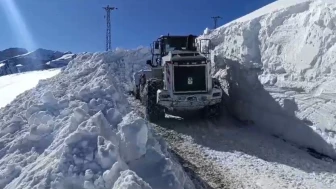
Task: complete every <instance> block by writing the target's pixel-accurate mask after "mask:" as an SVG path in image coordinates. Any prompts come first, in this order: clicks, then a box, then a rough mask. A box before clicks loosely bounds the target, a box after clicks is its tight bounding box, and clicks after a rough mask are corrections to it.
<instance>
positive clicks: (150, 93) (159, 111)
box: [146, 80, 165, 121]
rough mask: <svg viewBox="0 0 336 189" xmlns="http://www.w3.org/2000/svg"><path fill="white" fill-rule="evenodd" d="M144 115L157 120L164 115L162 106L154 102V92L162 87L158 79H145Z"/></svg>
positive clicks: (150, 119)
mask: <svg viewBox="0 0 336 189" xmlns="http://www.w3.org/2000/svg"><path fill="white" fill-rule="evenodd" d="M146 87H147V90H146V91H147V99H146V117H147V119H148V120H149V121H158V120H160V119H163V118H164V117H165V112H164V108H163V107H162V106H160V105H158V104H157V103H156V92H157V90H158V89H162V88H163V82H162V81H160V80H148V81H147V85H146Z"/></svg>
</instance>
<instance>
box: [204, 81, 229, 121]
mask: <svg viewBox="0 0 336 189" xmlns="http://www.w3.org/2000/svg"><path fill="white" fill-rule="evenodd" d="M212 86H213V87H216V88H220V89H221V91H222V94H223V96H224V90H223V89H222V87H221V84H220V82H219V80H218V79H217V78H212ZM223 96H222V101H221V103H218V104H214V105H210V106H206V107H205V108H204V109H203V112H202V113H203V116H204V118H206V119H213V118H218V117H220V116H221V114H222V107H223V106H224V104H223V103H224V99H223Z"/></svg>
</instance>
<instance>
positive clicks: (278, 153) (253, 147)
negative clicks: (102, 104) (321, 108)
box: [132, 102, 336, 189]
mask: <svg viewBox="0 0 336 189" xmlns="http://www.w3.org/2000/svg"><path fill="white" fill-rule="evenodd" d="M132 104H133V105H134V106H135V109H138V110H139V109H142V110H140V111H143V108H142V107H141V106H140V107H139V103H138V102H132ZM154 129H155V130H156V132H157V134H159V135H161V136H162V137H163V138H164V139H165V140H166V141H167V143H168V145H169V146H170V148H171V150H172V151H173V152H174V153H175V154H176V155H177V157H178V158H179V160H180V162H181V164H182V165H183V166H184V168H185V169H186V171H187V172H189V173H190V172H192V173H193V174H194V175H193V176H192V177H196V178H197V179H196V180H198V181H200V182H202V183H201V185H200V186H199V188H265V189H267V188H273V189H276V188H312V189H313V188H314V189H316V188H319V189H326V188H336V164H335V163H333V162H327V161H323V160H320V159H316V158H314V157H313V156H311V155H310V154H308V153H307V152H305V151H304V150H300V149H298V148H297V147H295V146H292V145H290V144H288V143H286V142H284V141H282V140H281V139H278V138H275V137H273V136H271V135H269V134H266V133H262V132H261V131H259V130H258V129H256V128H255V127H253V126H243V125H242V124H240V123H238V122H236V121H234V120H233V119H232V118H230V117H223V118H221V120H217V121H213V122H209V121H205V120H201V119H195V118H194V119H188V120H181V119H177V118H176V117H173V116H169V115H168V116H167V117H166V119H165V120H163V121H161V122H160V123H158V124H154ZM202 185H203V186H202Z"/></svg>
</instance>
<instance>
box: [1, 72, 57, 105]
mask: <svg viewBox="0 0 336 189" xmlns="http://www.w3.org/2000/svg"><path fill="white" fill-rule="evenodd" d="M60 71H61V70H60V69H51V70H43V71H32V72H25V73H19V74H11V75H5V76H1V77H0V94H1V96H0V108H2V107H4V106H6V105H7V104H9V103H10V102H11V101H13V100H14V99H15V98H16V97H17V96H18V95H20V94H21V93H23V92H25V91H26V90H29V89H31V88H33V87H35V86H36V85H37V84H38V82H39V80H41V79H47V78H50V77H53V76H55V75H56V74H58V73H59V72H60Z"/></svg>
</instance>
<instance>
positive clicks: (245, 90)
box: [200, 0, 336, 158]
mask: <svg viewBox="0 0 336 189" xmlns="http://www.w3.org/2000/svg"><path fill="white" fill-rule="evenodd" d="M335 10H336V2H335V1H331V0H316V1H310V0H295V1H293V0H279V1H276V2H274V3H272V4H270V5H268V6H266V7H263V8H261V9H260V10H257V11H255V12H253V13H251V14H249V15H246V16H244V17H242V18H240V19H237V20H235V21H232V22H231V23H228V24H226V25H224V26H222V27H220V28H217V29H216V30H214V31H209V30H206V31H205V32H204V33H205V35H203V36H200V38H210V39H211V40H212V44H213V52H214V56H213V57H212V58H213V60H214V61H215V62H216V64H215V65H214V68H215V69H214V74H216V77H218V78H220V79H221V80H222V84H223V86H224V87H225V89H226V91H227V93H228V102H229V101H230V104H228V105H229V107H230V108H231V111H232V112H233V113H234V114H235V116H237V117H238V118H239V119H241V120H246V121H250V122H254V123H255V125H256V126H260V127H262V128H264V129H266V130H268V131H269V132H270V133H272V134H273V135H276V136H279V137H281V138H283V139H285V140H288V141H291V142H294V143H296V144H299V145H301V146H304V147H308V148H312V149H314V150H316V151H318V152H320V153H323V154H326V155H329V156H331V157H333V158H336V136H335V134H336V113H335V112H336V111H335V110H336V108H335V107H336V98H335V92H336V91H335V89H336V88H335V87H334V86H335V84H336V77H335V71H336V65H335V62H336V56H335V54H336V45H335V42H336V32H335V29H336V13H335ZM226 81H227V82H226Z"/></svg>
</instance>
